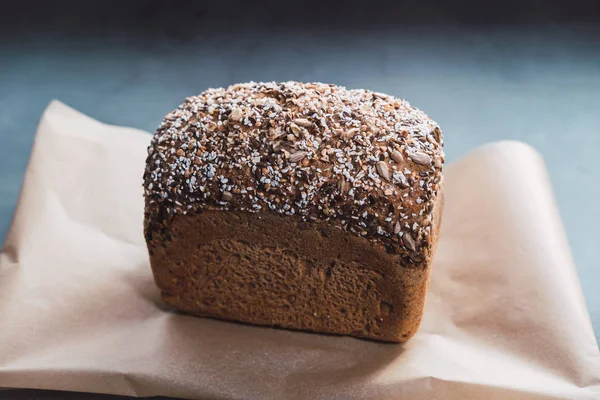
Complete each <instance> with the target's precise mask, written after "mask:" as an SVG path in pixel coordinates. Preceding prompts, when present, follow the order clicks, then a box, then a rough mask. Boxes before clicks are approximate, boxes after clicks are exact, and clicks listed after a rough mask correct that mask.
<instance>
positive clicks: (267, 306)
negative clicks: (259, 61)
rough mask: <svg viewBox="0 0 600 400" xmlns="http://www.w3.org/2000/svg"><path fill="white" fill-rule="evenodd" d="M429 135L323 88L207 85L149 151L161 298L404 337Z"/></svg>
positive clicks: (432, 141) (398, 103) (430, 229)
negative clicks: (222, 86) (220, 87)
mask: <svg viewBox="0 0 600 400" xmlns="http://www.w3.org/2000/svg"><path fill="white" fill-rule="evenodd" d="M442 145H443V138H442V132H441V130H440V128H439V126H438V125H437V124H436V123H435V122H433V121H432V120H431V119H430V118H429V117H427V116H426V115H425V114H424V113H423V112H421V111H419V110H418V109H416V108H414V107H412V106H411V105H410V104H409V103H408V102H406V101H404V100H400V99H396V98H394V97H392V96H388V95H385V94H381V93H376V92H371V91H367V90H348V89H345V88H343V87H339V86H335V85H327V84H321V83H298V82H286V83H247V84H238V85H233V86H230V87H228V88H226V89H209V90H207V91H205V92H203V93H202V94H200V95H199V96H195V97H190V98H187V99H186V100H185V102H184V103H183V104H182V105H181V106H179V107H178V108H177V109H176V110H174V111H173V112H171V113H169V114H168V115H167V116H166V117H165V119H164V121H163V122H162V123H161V125H160V127H159V129H158V130H157V132H156V134H155V135H154V137H153V139H152V142H151V144H150V147H149V149H148V158H147V161H146V170H145V174H144V189H145V204H146V206H145V236H146V241H147V244H148V250H149V254H150V262H151V267H152V271H153V274H154V278H155V280H156V284H157V286H158V287H159V289H160V291H161V293H162V297H163V299H164V301H165V302H166V303H168V304H170V305H172V306H173V307H175V308H177V309H179V310H181V311H183V312H186V313H190V314H194V315H199V316H209V317H215V318H221V319H227V320H234V321H241V322H246V323H252V324H259V325H269V326H277V327H284V328H291V329H300V330H309V331H315V332H326V333H334V334H346V335H353V336H358V337H365V338H372V339H378V340H384V341H392V342H402V341H405V340H407V339H408V338H410V337H411V336H412V335H413V334H414V333H415V332H416V330H417V328H418V326H419V323H420V320H421V316H422V313H423V307H424V301H425V293H426V290H427V283H428V280H429V274H430V270H431V263H432V258H433V254H434V250H435V245H436V241H437V236H438V232H439V227H440V222H441V213H442V208H443V189H442V174H441V171H442V164H443V162H444V153H443V151H442Z"/></svg>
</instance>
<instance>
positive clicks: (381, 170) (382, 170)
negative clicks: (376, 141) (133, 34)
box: [375, 161, 391, 181]
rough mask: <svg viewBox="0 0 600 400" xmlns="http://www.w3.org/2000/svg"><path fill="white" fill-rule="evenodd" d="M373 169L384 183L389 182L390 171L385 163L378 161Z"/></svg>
mask: <svg viewBox="0 0 600 400" xmlns="http://www.w3.org/2000/svg"><path fill="white" fill-rule="evenodd" d="M375 167H376V168H377V173H378V174H379V175H380V176H381V177H382V178H383V179H385V180H386V181H389V180H391V179H390V169H389V168H388V166H387V164H386V163H385V161H378V162H377V164H376V165H375Z"/></svg>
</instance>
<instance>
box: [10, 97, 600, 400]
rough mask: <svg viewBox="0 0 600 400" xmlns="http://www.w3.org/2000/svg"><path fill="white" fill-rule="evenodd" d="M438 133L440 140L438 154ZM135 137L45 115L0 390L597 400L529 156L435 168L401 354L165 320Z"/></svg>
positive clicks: (17, 232)
mask: <svg viewBox="0 0 600 400" xmlns="http://www.w3.org/2000/svg"><path fill="white" fill-rule="evenodd" d="M451 140H452V133H451V132H448V133H447V141H448V142H449V141H451ZM148 141H149V136H148V135H147V134H146V133H145V132H142V131H138V130H134V129H128V128H120V127H113V126H108V125H104V124H101V123H99V122H96V121H94V120H92V119H90V118H88V117H86V116H84V115H82V114H80V113H78V112H76V111H74V110H72V109H70V108H68V107H67V106H65V105H63V104H61V103H59V102H53V103H51V104H50V106H49V107H48V109H47V110H46V112H45V113H44V115H43V117H42V120H41V123H40V125H39V128H38V132H37V137H36V140H35V146H34V149H33V153H32V156H31V160H30V163H29V167H28V169H27V173H26V177H25V181H24V183H23V189H22V193H21V197H20V200H19V204H18V207H17V210H16V213H15V217H14V221H13V224H12V227H11V229H10V233H9V235H8V238H7V239H6V243H5V245H4V248H3V251H2V253H1V254H0V387H4V388H42V389H58V390H72V391H86V392H99V393H112V394H123V395H134V396H150V395H168V396H176V397H189V398H206V399H209V398H210V399H245V398H257V399H258V398H261V399H284V398H287V399H301V398H306V399H326V398H335V399H362V398H364V399H412V398H420V399H503V400H505V399H547V398H556V399H558V398H561V399H563V398H564V399H598V398H600V355H599V352H598V346H597V343H596V341H595V338H594V334H593V331H592V327H591V324H590V319H589V315H588V312H587V310H586V306H585V303H584V299H583V296H582V293H581V290H580V286H579V282H578V279H577V275H576V272H575V268H574V265H573V261H572V259H571V255H570V252H569V246H568V243H567V240H566V238H565V234H564V231H563V228H562V225H561V221H560V218H559V215H558V213H557V210H556V207H555V204H554V201H553V198H552V194H551V189H550V186H549V183H548V177H547V175H546V172H545V168H544V165H543V162H542V160H541V159H540V157H539V156H538V155H537V153H536V152H535V151H533V150H532V149H531V148H529V147H528V146H526V145H524V144H520V143H516V142H503V143H497V144H492V145H488V146H485V147H483V148H480V149H478V150H476V151H474V152H472V153H471V154H469V155H468V156H466V157H464V158H463V159H462V160H460V161H458V162H456V163H454V164H452V165H450V166H449V167H448V168H446V190H447V192H446V208H445V214H444V219H443V228H442V233H441V239H440V243H439V248H438V253H437V257H436V261H435V264H434V267H433V274H432V280H431V285H430V288H429V294H428V298H427V306H426V311H425V315H424V320H423V323H422V326H421V329H420V330H419V332H418V333H417V335H416V336H415V337H414V338H413V339H412V340H410V341H409V342H408V343H406V344H405V345H394V344H384V343H375V342H370V341H365V340H358V339H353V338H349V337H336V336H325V335H318V334H310V333H301V332H290V331H286V330H278V329H269V328H261V327H254V326H248V325H242V324H236V323H230V322H221V321H216V320H211V319H201V318H195V317H190V316H184V315H179V314H175V313H173V312H170V311H168V310H166V309H164V307H163V306H162V305H161V302H160V300H159V295H158V291H157V289H156V288H155V286H154V283H153V281H152V276H151V273H150V269H149V267H148V259H147V254H146V248H145V244H144V239H143V236H142V207H143V201H142V187H141V176H142V171H143V168H144V160H145V155H146V146H147V144H148Z"/></svg>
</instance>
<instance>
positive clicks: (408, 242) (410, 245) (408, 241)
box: [402, 232, 417, 251]
mask: <svg viewBox="0 0 600 400" xmlns="http://www.w3.org/2000/svg"><path fill="white" fill-rule="evenodd" d="M402 243H404V246H405V247H406V248H407V249H409V250H411V251H415V250H416V249H417V246H416V245H415V240H414V239H413V238H412V236H410V233H408V232H405V233H404V235H402Z"/></svg>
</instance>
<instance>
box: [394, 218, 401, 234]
mask: <svg viewBox="0 0 600 400" xmlns="http://www.w3.org/2000/svg"><path fill="white" fill-rule="evenodd" d="M401 230H402V225H400V221H398V222H396V225H394V235H397V234H399V233H400V231H401Z"/></svg>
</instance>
